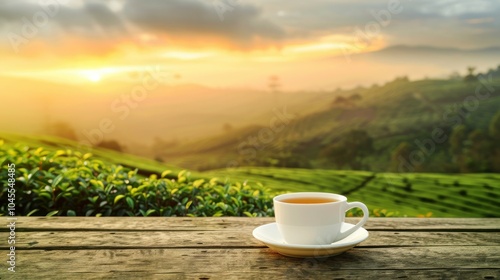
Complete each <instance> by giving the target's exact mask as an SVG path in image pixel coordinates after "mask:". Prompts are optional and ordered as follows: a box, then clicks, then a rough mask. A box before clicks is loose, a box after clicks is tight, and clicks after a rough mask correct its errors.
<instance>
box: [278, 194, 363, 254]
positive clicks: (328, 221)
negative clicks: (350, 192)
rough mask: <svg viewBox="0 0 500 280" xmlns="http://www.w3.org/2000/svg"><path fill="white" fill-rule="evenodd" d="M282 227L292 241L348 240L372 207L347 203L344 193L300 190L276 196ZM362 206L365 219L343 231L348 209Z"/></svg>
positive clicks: (326, 241)
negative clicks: (346, 238)
mask: <svg viewBox="0 0 500 280" xmlns="http://www.w3.org/2000/svg"><path fill="white" fill-rule="evenodd" d="M273 202H274V214H275V217H276V223H277V224H278V229H279V231H280V233H281V235H282V236H283V239H284V240H285V242H286V243H288V244H300V245H324V244H330V243H333V242H335V241H338V240H341V239H344V238H345V237H347V236H349V235H350V234H352V233H353V232H354V231H356V230H357V229H358V228H360V227H361V226H363V225H364V224H365V223H366V221H367V220H368V215H369V213H368V208H367V207H366V205H364V204H363V203H361V202H347V198H346V197H345V196H343V195H339V194H332V193H322V192H298V193H289V194H282V195H278V196H276V197H274V199H273ZM355 207H359V208H361V210H363V218H362V219H361V221H359V222H358V223H357V224H356V225H355V226H354V227H352V228H350V229H349V230H346V231H343V232H341V227H342V223H343V222H344V220H345V212H346V211H347V210H349V209H351V208H355Z"/></svg>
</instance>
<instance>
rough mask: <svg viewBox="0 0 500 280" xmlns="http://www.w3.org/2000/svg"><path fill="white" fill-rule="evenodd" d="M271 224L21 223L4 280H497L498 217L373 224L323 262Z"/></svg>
mask: <svg viewBox="0 0 500 280" xmlns="http://www.w3.org/2000/svg"><path fill="white" fill-rule="evenodd" d="M2 218H3V219H4V220H6V219H7V218H6V217H2ZM272 221H273V219H272V218H236V217H231V218H229V217H222V218H183V217H179V218H139V217H137V218H125V217H119V218H117V217H110V218H104V217H101V218H83V217H52V218H45V217H19V218H18V220H17V221H16V230H15V234H16V235H15V237H16V250H15V254H16V268H15V270H16V272H15V273H12V272H9V271H8V270H7V267H8V265H6V262H5V258H6V256H5V255H6V253H8V252H9V250H8V248H9V246H8V244H7V240H8V235H9V234H10V230H9V229H8V228H7V227H2V229H1V232H0V240H1V242H0V245H1V252H2V256H3V257H2V264H1V271H0V279H11V278H13V279H74V278H77V279H103V278H120V279H122V278H123V279H141V278H155V279H185V278H188V279H242V278H243V279H247V278H250V279H274V278H283V279H285V278H286V279H294V278H295V279H305V278H306V279H500V219H437V218H431V219H413V218H412V219H407V218H370V220H369V222H368V223H367V224H366V226H365V228H366V229H367V230H368V231H369V233H370V237H369V238H368V239H367V240H365V241H364V242H362V243H361V244H359V245H358V246H357V247H355V248H353V249H351V250H349V251H347V252H345V253H343V254H341V255H338V256H334V257H330V258H322V259H319V258H316V259H315V258H312V259H296V258H289V257H284V256H281V255H279V254H277V253H274V252H273V251H271V250H270V249H268V248H267V247H266V246H265V245H264V244H262V243H261V242H260V241H258V240H256V239H254V238H253V236H252V230H253V229H254V228H255V227H257V226H259V225H262V224H266V223H269V222H272ZM348 221H349V222H355V220H352V219H351V220H348Z"/></svg>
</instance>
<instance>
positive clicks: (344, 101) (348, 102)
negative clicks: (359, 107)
mask: <svg viewBox="0 0 500 280" xmlns="http://www.w3.org/2000/svg"><path fill="white" fill-rule="evenodd" d="M331 105H332V107H338V106H342V107H353V106H354V103H353V101H352V99H351V98H345V97H343V96H337V97H336V98H335V100H333V102H332V104H331Z"/></svg>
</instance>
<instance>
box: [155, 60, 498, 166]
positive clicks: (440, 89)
mask: <svg viewBox="0 0 500 280" xmlns="http://www.w3.org/2000/svg"><path fill="white" fill-rule="evenodd" d="M485 75H486V76H487V77H491V81H488V82H487V83H488V84H485V85H483V84H482V83H481V82H480V81H478V80H477V78H475V77H473V78H471V79H470V80H468V81H464V80H465V79H466V78H463V79H456V78H455V79H449V80H430V79H426V80H418V81H409V80H408V79H406V78H405V77H401V78H397V79H395V80H394V81H392V82H389V83H387V84H385V85H383V86H372V87H370V88H363V87H358V88H355V89H350V90H337V91H334V92H330V93H325V94H324V95H322V96H321V99H320V100H319V102H321V103H322V104H323V108H322V109H320V110H317V111H316V112H313V113H309V114H305V115H299V114H296V113H291V112H290V111H286V109H285V108H282V109H281V108H280V110H275V111H273V112H274V113H275V114H274V116H273V117H271V118H270V119H269V121H268V122H269V123H270V122H272V121H273V119H276V118H280V116H282V115H284V114H285V115H288V117H287V118H288V119H286V120H285V122H281V123H280V122H279V121H278V127H279V128H280V129H275V130H273V129H271V128H272V127H271V126H272V125H273V124H271V123H270V124H269V125H267V126H266V125H264V126H263V125H253V126H247V127H243V128H241V129H235V130H232V131H228V132H226V133H224V134H220V135H219V136H216V137H211V138H207V139H204V140H200V141H197V142H194V143H193V142H191V143H185V144H184V145H180V146H175V147H171V148H169V147H165V149H164V150H163V153H161V154H160V155H161V158H163V159H164V160H165V161H167V162H171V163H174V164H176V165H179V166H182V167H185V168H190V169H198V170H208V169H216V168H225V167H232V166H248V165H254V166H279V167H300V168H328V169H329V168H334V169H345V168H348V169H361V170H370V171H398V170H397V169H396V168H395V167H394V166H395V165H397V164H398V163H399V162H397V160H396V161H395V160H394V159H393V158H391V156H392V155H394V153H395V152H397V151H396V149H397V148H398V147H399V148H400V151H398V152H399V153H402V154H404V155H405V157H406V158H407V159H408V157H409V155H410V154H411V152H413V151H417V152H418V151H419V149H420V148H419V146H418V145H419V144H418V143H422V142H425V141H426V139H431V138H432V137H433V134H434V133H435V132H436V130H437V131H438V132H439V134H440V135H441V137H442V138H445V139H446V140H445V141H444V142H441V143H434V144H435V145H434V149H433V152H432V153H431V154H430V155H427V154H425V156H424V157H425V159H424V160H423V161H421V162H420V163H419V164H415V166H414V168H413V170H411V171H422V172H491V171H499V170H500V169H499V168H500V166H499V163H498V162H495V160H494V159H491V160H490V161H491V162H490V163H488V164H487V165H488V166H487V167H484V168H482V169H474V166H473V165H474V164H472V163H463V164H461V163H460V162H457V161H456V159H457V158H463V159H466V160H465V161H467V162H469V161H471V160H472V159H473V158H480V157H481V155H484V154H485V153H486V155H487V156H488V154H490V155H491V153H490V151H493V153H495V152H497V153H500V144H499V142H498V141H494V140H493V139H492V138H491V137H492V136H491V133H492V131H491V129H492V127H496V126H494V125H492V123H493V122H494V119H495V116H496V114H498V112H499V108H500V96H499V95H498V94H497V92H498V90H497V91H494V90H495V89H498V88H500V68H498V69H497V70H491V71H490V72H489V73H485ZM483 83H484V82H483ZM478 88H480V89H481V91H479V93H476V92H477V89H478ZM478 94H479V95H478ZM276 112H278V113H276ZM497 119H498V117H497ZM497 121H498V120H497ZM281 124H282V126H279V125H281ZM462 125H463V127H462ZM459 129H463V130H464V133H463V135H462V136H461V138H460V139H457V140H456V141H458V142H459V143H458V144H457V145H458V146H459V148H460V149H459V150H458V151H456V152H455V154H451V152H450V147H451V145H452V144H451V143H450V141H451V140H450V139H452V138H453V139H455V138H456V137H458V136H456V137H455V136H453V134H454V130H459ZM495 129H497V128H495ZM455 134H457V133H455ZM481 135H484V136H481ZM474 137H476V138H478V137H480V138H481V139H483V140H484V142H485V143H484V145H487V148H485V149H483V150H482V151H475V150H474V149H473V148H471V147H470V145H471V144H470V143H472V142H471V141H474V139H475V138H474ZM363 141H364V142H363ZM486 142H487V143H486ZM401 147H404V148H405V149H402V148H401ZM401 149H402V150H401ZM485 151H486V152H485ZM424 152H425V151H424ZM419 153H420V152H419ZM469 159H470V160H469ZM405 171H408V170H405Z"/></svg>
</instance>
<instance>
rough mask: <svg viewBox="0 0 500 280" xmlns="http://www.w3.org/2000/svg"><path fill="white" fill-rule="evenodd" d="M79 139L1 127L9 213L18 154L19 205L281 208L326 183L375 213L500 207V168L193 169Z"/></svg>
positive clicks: (153, 212)
mask: <svg viewBox="0 0 500 280" xmlns="http://www.w3.org/2000/svg"><path fill="white" fill-rule="evenodd" d="M77 149H78V147H77V145H76V143H74V142H71V141H66V140H61V139H58V138H53V137H46V136H40V137H23V136H19V135H10V134H5V133H3V134H1V136H0V165H1V169H0V182H1V183H0V184H1V185H0V186H1V189H0V200H1V201H2V203H0V205H1V206H0V214H2V215H8V214H9V213H8V202H9V200H8V199H9V197H8V195H9V191H8V189H9V188H8V179H9V168H8V164H9V163H14V164H15V166H16V173H15V179H16V183H15V190H16V192H15V204H16V208H15V212H16V213H15V214H16V215H35V216H45V215H49V216H50V215H63V216H65V215H68V216H73V215H78V216H127V215H128V216H272V215H273V214H274V213H273V209H272V197H273V196H274V195H275V194H277V193H281V192H286V191H325V192H335V193H341V194H344V195H346V196H348V198H349V200H350V201H355V200H358V201H362V202H364V203H365V204H367V205H368V207H369V209H370V210H371V214H372V215H373V216H408V217H419V216H420V217H424V216H427V217H499V216H500V203H498V202H499V201H500V174H429V173H414V174H395V173H373V172H367V171H343V170H318V169H288V168H285V169H283V168H254V167H251V168H250V167H249V168H236V169H225V170H212V171H208V172H189V171H182V170H180V169H179V168H176V167H174V166H167V165H164V164H162V163H159V162H155V161H152V160H147V159H143V158H139V157H135V156H131V155H125V154H121V153H117V152H113V151H108V150H101V149H92V150H89V151H87V152H80V151H77ZM349 214H350V215H357V214H358V213H357V212H356V211H353V212H351V213H349Z"/></svg>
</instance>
